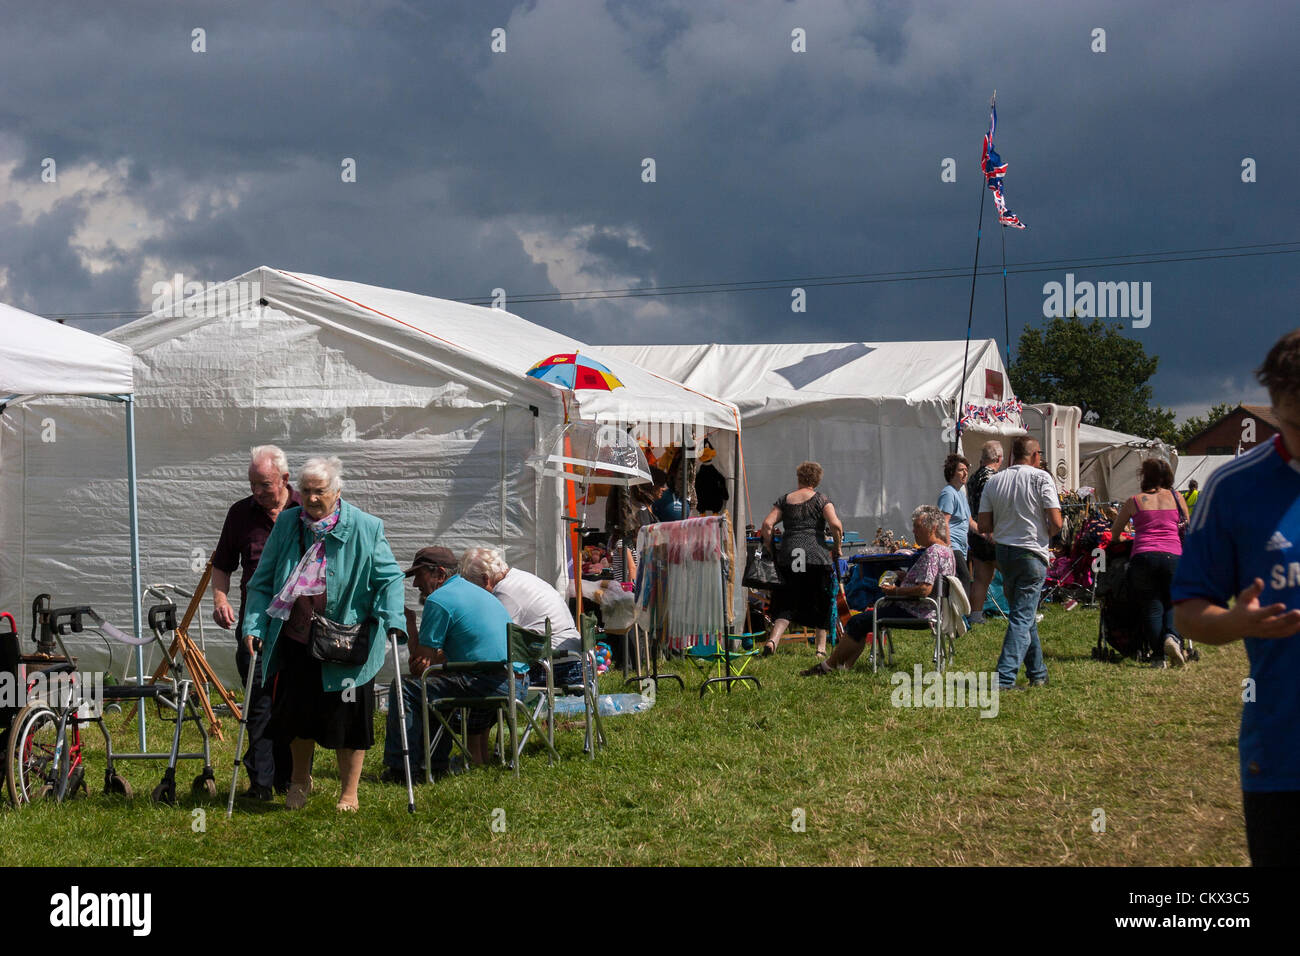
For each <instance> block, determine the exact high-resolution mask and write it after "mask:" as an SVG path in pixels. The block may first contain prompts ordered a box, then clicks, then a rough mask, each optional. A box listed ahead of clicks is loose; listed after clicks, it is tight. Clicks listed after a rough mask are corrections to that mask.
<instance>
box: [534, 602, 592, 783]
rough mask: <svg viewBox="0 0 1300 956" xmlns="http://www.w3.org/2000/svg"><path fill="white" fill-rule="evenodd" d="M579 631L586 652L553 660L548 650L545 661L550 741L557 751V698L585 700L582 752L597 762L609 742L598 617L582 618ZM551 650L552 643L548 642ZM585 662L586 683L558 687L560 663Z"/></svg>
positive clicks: (548, 623)
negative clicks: (604, 718) (603, 708)
mask: <svg viewBox="0 0 1300 956" xmlns="http://www.w3.org/2000/svg"><path fill="white" fill-rule="evenodd" d="M546 626H547V629H548V633H549V629H550V626H551V622H550V620H549V619H548V620H547V622H546ZM578 631H579V633H580V634H581V635H582V650H581V651H580V652H579V653H569V654H565V655H563V656H561V657H553V656H551V655H550V652H549V650H548V654H547V657H546V658H545V659H544V660H543V661H542V666H543V667H544V668H545V669H546V688H545V691H546V701H547V706H546V713H547V724H546V726H547V741H548V743H549V745H550V747H551V749H552V750H554V749H555V698H556V697H557V696H560V697H581V698H582V710H583V715H584V717H585V720H586V732H585V735H584V737H583V742H582V751H583V753H585V754H586V755H587V757H588V759H591V760H595V759H596V751H597V750H599V749H600V748H601V747H604V746H605V745H606V743H607V741H606V739H605V725H604V722H603V721H602V720H601V718H600V686H599V684H598V683H597V675H596V637H597V634H598V631H597V628H596V617H595V615H593V614H584V615H582V620H581V621H580V622H579V624H578ZM547 647H548V649H549V647H550V642H549V641H548V642H547ZM577 662H581V663H582V683H580V684H561V685H556V684H555V682H554V676H555V670H554V668H555V665H556V664H573V663H577Z"/></svg>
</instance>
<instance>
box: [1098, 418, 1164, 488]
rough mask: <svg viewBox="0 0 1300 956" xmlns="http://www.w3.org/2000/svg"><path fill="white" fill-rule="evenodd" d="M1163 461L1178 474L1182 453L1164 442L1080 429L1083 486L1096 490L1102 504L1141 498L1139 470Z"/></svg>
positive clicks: (1106, 431) (1104, 431) (1108, 431)
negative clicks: (1151, 460)
mask: <svg viewBox="0 0 1300 956" xmlns="http://www.w3.org/2000/svg"><path fill="white" fill-rule="evenodd" d="M1152 457H1155V458H1163V459H1164V460H1165V461H1167V462H1169V467H1170V468H1172V469H1173V470H1174V472H1175V474H1176V473H1177V472H1178V452H1177V451H1175V450H1174V449H1173V448H1171V447H1170V446H1169V445H1166V444H1165V443H1164V442H1161V441H1157V440H1155V439H1152V438H1139V437H1137V436H1136V435H1126V434H1124V433H1123V432H1117V431H1112V430H1110V429H1109V428H1098V427H1097V426H1096V425H1080V426H1079V484H1080V485H1081V486H1086V487H1090V488H1094V489H1096V497H1097V498H1098V499H1100V500H1102V501H1123V500H1124V499H1125V498H1128V497H1130V496H1132V495H1135V494H1137V493H1138V492H1139V491H1140V490H1141V488H1139V484H1140V482H1139V481H1138V470H1139V469H1140V468H1141V466H1142V461H1143V459H1145V458H1152Z"/></svg>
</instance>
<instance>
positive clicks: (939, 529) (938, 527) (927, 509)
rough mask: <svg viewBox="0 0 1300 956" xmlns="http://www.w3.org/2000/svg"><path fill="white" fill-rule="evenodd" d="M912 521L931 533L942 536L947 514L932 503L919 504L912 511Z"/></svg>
mask: <svg viewBox="0 0 1300 956" xmlns="http://www.w3.org/2000/svg"><path fill="white" fill-rule="evenodd" d="M912 521H913V522H914V523H916V524H919V525H920V526H921V527H922V528H925V530H927V531H929V532H930V533H931V534H933V535H937V536H938V537H940V538H942V537H943V531H944V526H945V525H946V524H947V515H945V514H944V513H943V512H942V511H940V510H939V509H938V508H936V507H935V506H934V505H921V507H919V508H917V509H916V510H915V511H913V512H912Z"/></svg>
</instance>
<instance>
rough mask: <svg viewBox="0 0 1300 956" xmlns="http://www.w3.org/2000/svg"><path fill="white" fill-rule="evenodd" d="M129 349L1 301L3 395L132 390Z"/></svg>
mask: <svg viewBox="0 0 1300 956" xmlns="http://www.w3.org/2000/svg"><path fill="white" fill-rule="evenodd" d="M129 394H131V350H130V349H129V348H127V347H126V346H125V345H121V344H119V343H117V342H109V341H108V340H106V339H102V338H100V337H99V336H98V335H91V334H90V333H89V332H83V331H81V329H74V328H70V327H68V326H66V325H59V324H58V323H57V322H51V321H50V320H49V319H43V318H41V317H40V316H38V315H32V314H31V313H30V312H23V311H21V310H20V309H15V308H14V307H13V306H9V305H5V304H3V303H0V395H129Z"/></svg>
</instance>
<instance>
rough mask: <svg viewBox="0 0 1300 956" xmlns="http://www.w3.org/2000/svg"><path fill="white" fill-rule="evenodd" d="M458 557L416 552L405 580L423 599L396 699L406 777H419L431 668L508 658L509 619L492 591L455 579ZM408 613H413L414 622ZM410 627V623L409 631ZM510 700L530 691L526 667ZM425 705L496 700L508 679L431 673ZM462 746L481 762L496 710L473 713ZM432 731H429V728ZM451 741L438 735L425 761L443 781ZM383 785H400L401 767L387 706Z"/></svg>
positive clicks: (443, 551) (396, 729)
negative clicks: (423, 685) (407, 752)
mask: <svg viewBox="0 0 1300 956" xmlns="http://www.w3.org/2000/svg"><path fill="white" fill-rule="evenodd" d="M456 567H457V562H456V557H455V555H453V554H452V553H451V551H450V550H449V549H448V548H440V547H432V548H421V549H420V551H419V552H418V553H417V554H416V556H415V561H414V562H413V563H412V566H411V567H410V568H409V569H407V572H406V573H407V575H408V576H413V577H414V578H415V585H416V588H417V589H418V590H419V592H420V597H421V598H422V599H423V600H424V609H423V611H422V612H421V615H420V628H419V633H418V636H417V638H416V639H415V641H414V642H413V643H412V645H411V647H410V660H411V665H410V669H411V674H412V675H413V676H412V677H408V678H405V679H403V681H402V699H403V701H404V702H405V704H406V737H407V740H408V741H409V744H410V749H411V773H412V776H413V777H419V778H422V777H423V776H424V754H425V744H424V718H423V715H422V714H421V713H420V681H419V675H420V674H422V673H423V672H424V670H425V668H427V667H428V666H429V665H430V664H441V663H443V662H446V661H451V662H456V661H503V660H506V659H507V658H508V657H509V656H510V654H509V647H508V638H507V629H508V627H509V626H510V615H509V613H507V611H506V609H505V607H504V605H502V603H501V602H500V601H498V600H497V599H496V598H494V597H493V596H492V595H491V593H490V592H488V591H485V590H484V589H483V588H481V587H479V586H478V585H476V584H471V583H470V582H469V581H467V580H465V579H464V578H462V577H461V576H460V575H459V574H457V573H456ZM413 616H414V615H411V617H413ZM412 624H413V622H411V621H410V620H409V619H408V628H409V629H410V630H414V627H413V626H411V625H412ZM515 669H516V671H517V674H516V677H517V680H516V681H515V687H516V694H517V696H518V697H519V698H520V699H521V700H522V699H523V696H524V694H525V693H527V690H528V665H527V664H521V665H518V666H516V668H515ZM427 686H428V695H429V699H430V700H432V699H434V698H436V697H489V696H492V697H495V696H505V695H506V694H507V693H508V690H509V676H508V675H506V674H504V673H502V672H500V671H494V672H491V673H465V672H456V673H435V674H431V675H430V676H429V678H428V681H427ZM469 713H470V717H469V727H468V728H467V730H468V744H469V747H470V751H471V756H472V758H473V760H474V762H475V763H483V762H484V761H485V760H486V759H487V749H488V748H487V732H488V730H489V729H490V728H491V726H492V724H493V722H494V721H495V717H496V712H495V711H494V710H489V709H475V710H471V711H470V712H469ZM433 726H436V725H431V729H432V727H433ZM451 747H452V743H451V737H450V736H449V735H448V734H446V733H443V735H442V736H441V738H440V739H439V741H438V745H437V747H436V749H435V750H434V752H433V753H432V755H431V756H430V761H429V764H430V770H431V771H432V772H433V774H434V776H443V775H445V774H446V773H447V772H448V771H449V770H450V759H451ZM380 779H381V780H384V781H385V782H394V783H395V782H398V781H404V780H405V773H404V771H403V769H402V744H401V726H400V724H399V723H398V717H397V708H396V707H395V706H390V707H389V708H388V731H387V734H386V735H385V739H384V773H383V775H382V777H381V778H380Z"/></svg>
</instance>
